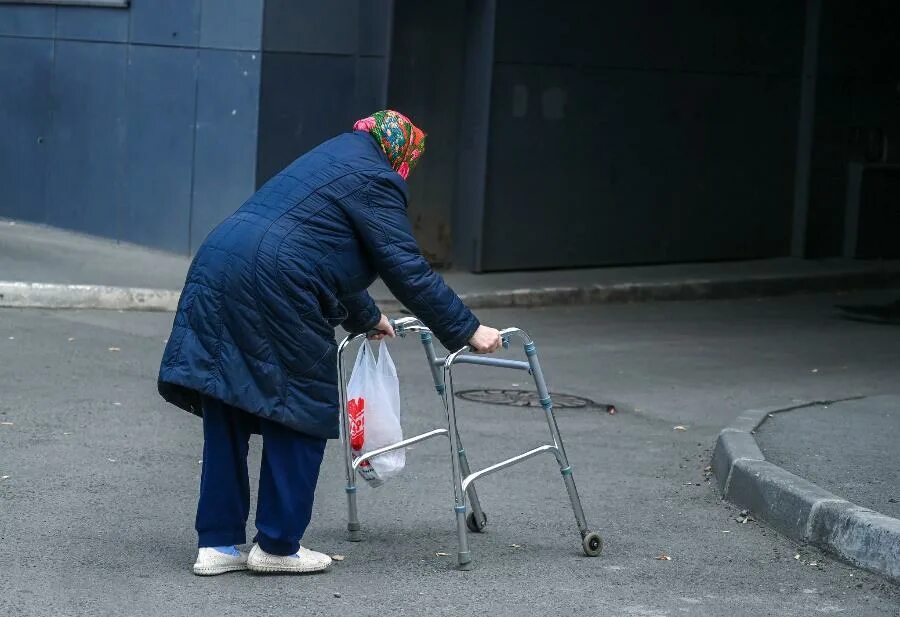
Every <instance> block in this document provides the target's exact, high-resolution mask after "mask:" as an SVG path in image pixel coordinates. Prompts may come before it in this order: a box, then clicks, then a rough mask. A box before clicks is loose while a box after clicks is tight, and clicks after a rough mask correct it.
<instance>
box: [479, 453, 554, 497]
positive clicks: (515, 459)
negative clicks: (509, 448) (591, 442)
mask: <svg viewBox="0 0 900 617" xmlns="http://www.w3.org/2000/svg"><path fill="white" fill-rule="evenodd" d="M544 452H549V453H551V454H553V455H554V456H557V452H558V451H557V449H556V446H549V445H544V446H540V447H538V448H535V449H534V450H529V451H528V452H525V453H524V454H520V455H518V456H514V457H512V458H508V459H506V460H505V461H500V462H499V463H494V464H493V465H491V466H490V467H485V468H484V469H482V470H480V471H476V472H474V473H470V474H469V475H467V476H466V477H465V478H463V481H462V487H463V490H466V489H467V488H468V486H469V485H470V484H471V483H472V482H474V481H475V480H477V479H478V478H481V477H483V476H486V475H488V474H492V473H494V472H495V471H500V470H501V469H505V468H507V467H511V466H512V465H515V464H516V463H521V462H522V461H525V460H528V459H530V458H531V457H533V456H537V455H538V454H543V453H544Z"/></svg>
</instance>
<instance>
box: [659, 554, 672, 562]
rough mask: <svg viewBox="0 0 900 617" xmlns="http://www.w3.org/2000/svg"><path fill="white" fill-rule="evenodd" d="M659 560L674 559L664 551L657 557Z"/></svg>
mask: <svg viewBox="0 0 900 617" xmlns="http://www.w3.org/2000/svg"><path fill="white" fill-rule="evenodd" d="M656 559H657V560H658V561H672V558H671V557H669V556H668V555H666V554H665V553H663V554H662V555H659V556H658V557H657V558H656Z"/></svg>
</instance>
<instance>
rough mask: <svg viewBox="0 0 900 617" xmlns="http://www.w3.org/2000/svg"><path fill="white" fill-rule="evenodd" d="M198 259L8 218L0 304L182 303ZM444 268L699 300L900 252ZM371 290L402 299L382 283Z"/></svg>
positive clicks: (567, 299) (389, 306)
mask: <svg viewBox="0 0 900 617" xmlns="http://www.w3.org/2000/svg"><path fill="white" fill-rule="evenodd" d="M189 264H190V260H189V258H187V257H184V256H179V255H172V254H169V253H164V252H160V251H154V250H151V249H146V248H143V247H139V246H135V245H129V244H120V243H116V242H114V241H111V240H105V239H102V238H95V237H91V236H85V235H82V234H78V233H73V232H68V231H62V230H59V229H53V228H49V227H44V226H39V225H32V224H26V223H20V222H12V221H3V220H0V306H15V307H44V308H112V309H122V310H128V309H136V310H169V311H171V310H174V308H175V306H176V304H177V301H178V294H179V292H180V289H181V285H182V283H183V281H184V277H185V274H186V272H187V268H188V266H189ZM443 274H444V278H445V279H446V280H447V282H448V283H449V284H450V286H451V287H453V288H454V289H455V290H456V291H457V292H458V293H459V294H460V295H461V296H462V297H463V299H464V300H465V301H466V302H467V304H469V306H471V307H472V308H503V307H514V306H546V305H558V304H579V303H606V302H640V301H649V300H697V299H711V298H736V297H751V296H769V295H781V294H787V293H798V292H815V291H835V290H845V289H862V288H869V287H883V286H888V285H900V261H887V262H874V261H873V262H864V261H853V260H844V259H829V260H821V261H812V260H797V259H788V258H781V259H765V260H755V261H740V262H724V263H696V264H669V265H654V266H632V267H609V268H585V269H576V270H552V271H541V272H507V273H491V274H471V273H468V272H456V271H451V272H445V273H443ZM371 292H372V295H373V296H374V297H375V299H376V300H377V301H378V303H379V304H380V305H381V306H382V308H383V309H384V310H386V311H397V310H399V309H400V308H401V306H400V304H399V303H398V302H397V301H396V299H395V298H394V297H393V295H392V294H391V293H390V291H389V290H388V289H387V288H386V287H385V286H384V285H383V283H381V282H380V281H379V282H376V283H375V285H373V287H372V289H371Z"/></svg>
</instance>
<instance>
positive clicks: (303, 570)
mask: <svg viewBox="0 0 900 617" xmlns="http://www.w3.org/2000/svg"><path fill="white" fill-rule="evenodd" d="M330 565H331V564H326V565H324V566H305V567H298V568H286V567H284V566H276V565H269V564H249V563H248V564H247V569H248V570H250V571H251V572H253V573H255V574H312V573H314V572H324V571H325V570H327V569H328V567H329V566H330Z"/></svg>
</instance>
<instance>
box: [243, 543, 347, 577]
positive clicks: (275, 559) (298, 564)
mask: <svg viewBox="0 0 900 617" xmlns="http://www.w3.org/2000/svg"><path fill="white" fill-rule="evenodd" d="M330 565H331V557H329V556H328V555H325V554H323V553H317V552H316V551H311V550H309V549H308V548H303V547H302V546H301V547H300V550H298V551H297V552H296V553H294V554H293V555H283V556H282V555H271V554H269V553H267V552H265V551H264V550H262V549H261V548H259V545H258V544H255V545H254V546H253V548H252V549H251V550H250V556H249V557H248V558H247V567H248V568H249V569H250V571H251V572H260V573H274V572H296V573H298V574H299V573H303V572H322V571H323V570H326V569H328V566H330Z"/></svg>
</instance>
